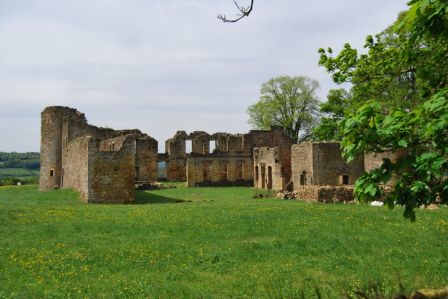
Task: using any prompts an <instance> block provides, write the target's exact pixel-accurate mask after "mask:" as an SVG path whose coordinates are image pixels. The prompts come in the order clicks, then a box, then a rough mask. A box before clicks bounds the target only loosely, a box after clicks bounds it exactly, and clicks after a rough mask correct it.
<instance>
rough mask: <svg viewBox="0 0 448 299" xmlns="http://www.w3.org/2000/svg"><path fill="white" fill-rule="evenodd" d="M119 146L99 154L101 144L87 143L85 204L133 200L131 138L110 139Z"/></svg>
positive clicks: (133, 163)
mask: <svg viewBox="0 0 448 299" xmlns="http://www.w3.org/2000/svg"><path fill="white" fill-rule="evenodd" d="M118 140H120V141H122V142H121V147H119V148H116V149H114V150H105V151H102V150H101V148H104V147H103V146H104V144H107V143H110V142H109V141H103V142H100V141H98V140H95V139H92V140H91V141H90V143H89V185H90V189H89V196H88V202H89V203H129V202H133V201H134V200H135V199H134V188H135V181H134V177H135V153H136V143H135V137H134V136H133V135H127V136H123V137H120V138H114V139H113V142H117V141H118Z"/></svg>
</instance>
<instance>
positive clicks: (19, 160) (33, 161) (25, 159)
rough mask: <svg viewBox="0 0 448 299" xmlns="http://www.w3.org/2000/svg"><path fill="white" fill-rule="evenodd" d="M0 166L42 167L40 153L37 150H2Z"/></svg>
mask: <svg viewBox="0 0 448 299" xmlns="http://www.w3.org/2000/svg"><path fill="white" fill-rule="evenodd" d="M0 168H25V169H28V170H38V169H40V154H39V153H35V152H28V153H16V152H13V153H6V152H0Z"/></svg>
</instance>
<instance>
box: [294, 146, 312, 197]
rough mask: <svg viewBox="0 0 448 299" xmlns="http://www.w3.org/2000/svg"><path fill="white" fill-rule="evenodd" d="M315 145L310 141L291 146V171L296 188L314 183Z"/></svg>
mask: <svg viewBox="0 0 448 299" xmlns="http://www.w3.org/2000/svg"><path fill="white" fill-rule="evenodd" d="M313 170H314V168H313V146H312V143H310V142H303V143H301V144H294V145H293V146H292V147H291V171H292V182H293V186H294V190H297V188H298V187H299V186H312V185H314V174H313Z"/></svg>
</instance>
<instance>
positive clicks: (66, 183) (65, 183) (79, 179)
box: [61, 136, 91, 202]
mask: <svg viewBox="0 0 448 299" xmlns="http://www.w3.org/2000/svg"><path fill="white" fill-rule="evenodd" d="M90 141H91V137H90V136H88V137H80V138H77V139H75V140H73V141H71V142H70V143H69V144H68V145H67V147H66V150H65V151H64V153H63V157H62V160H63V165H64V167H63V168H62V175H61V177H62V180H61V188H72V189H74V190H76V191H78V192H79V196H80V199H81V200H82V201H84V202H88V197H89V143H90Z"/></svg>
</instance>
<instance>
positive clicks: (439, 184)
mask: <svg viewBox="0 0 448 299" xmlns="http://www.w3.org/2000/svg"><path fill="white" fill-rule="evenodd" d="M409 5H410V9H409V10H408V11H407V12H404V13H402V14H401V15H400V16H399V18H398V20H397V21H396V22H395V24H394V25H393V26H391V27H389V28H388V29H387V30H386V31H384V32H383V33H381V34H379V35H377V36H376V37H375V38H374V37H371V36H368V37H367V40H366V46H365V47H366V48H367V49H368V51H367V54H363V55H358V53H357V51H356V50H355V49H352V48H351V46H350V45H348V44H346V45H345V47H344V49H343V50H342V51H341V52H340V53H339V54H338V55H337V56H336V57H332V56H331V55H332V50H331V49H328V50H323V49H320V50H319V52H320V53H321V58H320V64H321V65H323V66H324V67H325V68H326V69H327V71H328V72H329V73H331V74H332V76H333V80H334V81H335V82H336V83H344V82H349V83H351V84H352V85H353V87H352V88H351V95H352V103H351V105H350V106H351V107H349V110H352V111H354V112H351V113H349V114H348V115H347V116H346V117H345V119H344V120H343V121H342V122H341V125H340V130H341V132H342V136H343V138H342V147H343V154H344V156H345V157H346V158H347V159H348V160H352V159H354V158H355V156H357V155H360V154H363V153H378V152H385V151H406V153H407V154H406V155H404V156H402V157H401V158H400V159H398V161H397V162H395V163H392V161H391V160H389V159H384V160H383V163H382V165H381V167H380V168H378V169H376V170H374V171H372V172H370V173H368V174H365V175H364V176H362V177H361V178H360V179H358V181H357V182H356V184H355V195H356V197H357V198H359V199H361V200H373V199H375V198H378V197H384V198H385V200H386V202H387V204H388V205H389V206H390V207H394V206H395V205H403V206H404V207H405V214H404V215H405V217H407V218H410V219H411V220H414V219H415V208H417V207H419V206H422V205H428V204H431V203H433V202H441V203H445V204H446V203H448V38H447V37H448V33H447V32H448V3H447V1H444V0H413V1H411V2H410V3H409ZM391 178H395V179H394V181H391ZM381 183H383V184H385V183H390V184H391V185H392V189H391V190H390V192H387V193H386V192H385V191H384V189H382V188H381V187H380V184H381Z"/></svg>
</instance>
